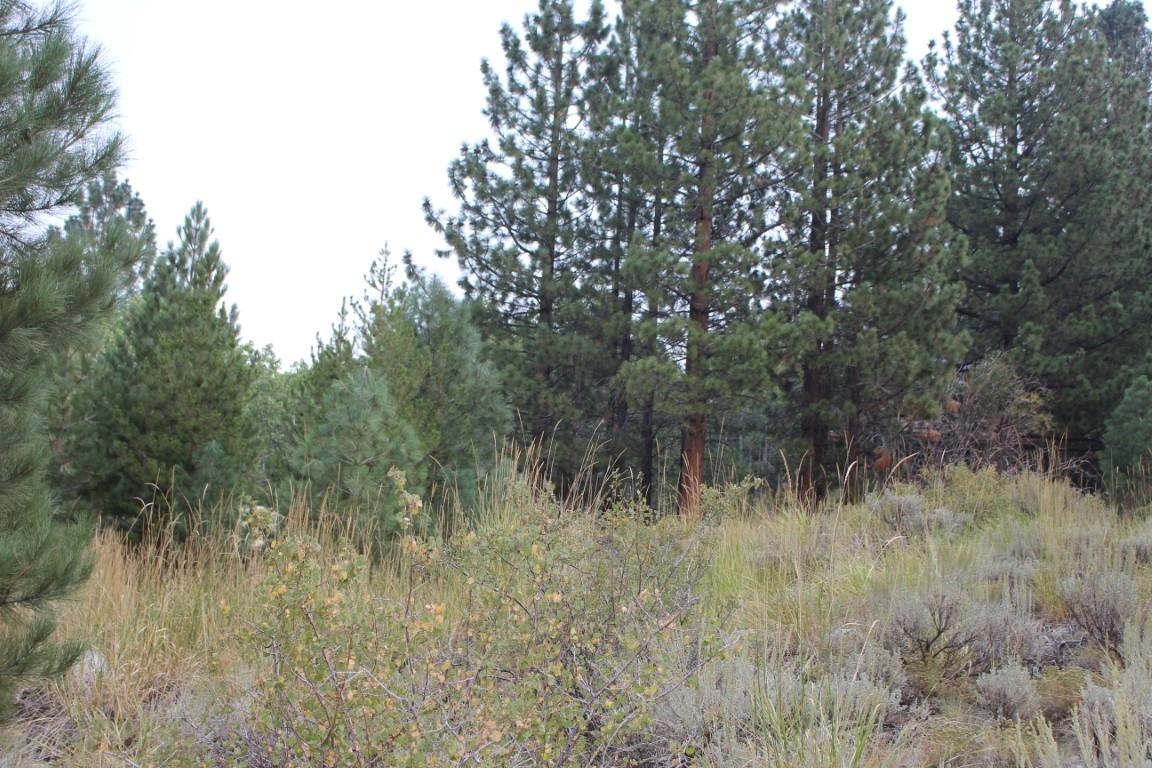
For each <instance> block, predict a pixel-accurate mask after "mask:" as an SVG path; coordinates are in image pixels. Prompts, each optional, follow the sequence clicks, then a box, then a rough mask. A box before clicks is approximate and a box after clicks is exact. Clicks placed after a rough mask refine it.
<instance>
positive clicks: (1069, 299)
mask: <svg viewBox="0 0 1152 768" xmlns="http://www.w3.org/2000/svg"><path fill="white" fill-rule="evenodd" d="M1113 8H1114V9H1115V8H1117V6H1114V7H1113ZM1108 18H1110V17H1109V16H1107V15H1106V16H1105V21H1107V20H1108ZM1113 18H1115V17H1113ZM1119 28H1120V27H1118V26H1117V27H1116V29H1117V30H1119ZM1136 37H1137V38H1138V37H1139V35H1137V36H1136ZM1114 39H1116V40H1118V38H1115V37H1114ZM1128 39H1129V40H1131V39H1135V38H1133V37H1129V38H1128ZM1108 42H1109V41H1108V37H1107V35H1106V34H1105V33H1104V32H1102V30H1101V26H1100V24H1099V23H1098V21H1097V19H1096V18H1094V16H1093V14H1092V13H1091V12H1088V11H1083V10H1080V9H1077V8H1076V7H1075V6H1073V5H1072V4H1071V3H1055V2H1048V1H1047V0H964V2H962V3H960V19H959V21H958V23H957V27H956V38H955V40H954V41H953V40H951V39H948V38H946V39H945V41H944V45H943V50H942V51H941V52H939V53H933V54H931V55H930V56H929V58H928V60H927V62H926V64H927V67H928V70H929V78H930V81H931V83H932V86H933V88H934V91H935V94H936V96H937V97H938V98H939V99H940V101H941V104H942V108H943V111H944V114H945V116H946V118H947V120H948V123H949V126H950V127H951V131H952V137H953V144H954V152H953V195H952V200H951V204H950V207H949V214H948V215H949V220H950V222H951V223H952V224H953V226H955V227H956V228H957V229H958V230H959V231H960V232H962V233H963V234H964V235H965V236H966V237H967V239H968V242H969V244H970V246H971V258H970V260H969V262H968V263H967V265H966V266H965V267H964V268H963V269H962V271H961V275H962V277H963V279H964V282H965V285H966V287H967V294H966V297H965V300H964V301H963V302H962V304H961V306H960V317H961V321H962V323H963V326H964V327H965V328H967V329H969V330H970V331H971V333H972V334H973V338H974V346H973V348H972V350H971V357H972V358H973V359H979V358H981V357H984V356H987V355H989V354H991V353H993V352H995V351H997V350H1003V351H1004V352H1006V353H1008V354H1009V356H1010V358H1011V360H1012V361H1013V362H1014V363H1015V364H1016V365H1017V366H1018V367H1019V369H1020V371H1021V373H1022V374H1023V375H1024V376H1026V377H1029V378H1032V377H1034V378H1037V379H1038V380H1039V381H1040V382H1041V383H1042V384H1043V385H1044V387H1045V388H1046V389H1047V390H1048V391H1049V393H1050V394H1051V398H1052V399H1051V406H1052V409H1053V413H1054V416H1055V418H1056V421H1057V426H1058V427H1059V428H1060V429H1061V430H1064V431H1067V433H1068V435H1069V438H1070V442H1071V443H1072V444H1073V445H1077V444H1080V443H1081V442H1082V438H1093V437H1098V436H1099V435H1100V433H1101V431H1102V428H1103V423H1104V420H1105V418H1106V416H1107V414H1108V413H1109V412H1110V411H1111V410H1112V408H1113V407H1115V404H1116V403H1117V402H1119V399H1120V397H1121V394H1122V392H1123V390H1124V386H1125V382H1126V380H1127V378H1128V376H1127V375H1126V373H1125V369H1126V367H1127V366H1128V365H1129V364H1130V363H1131V361H1133V360H1139V359H1142V358H1143V357H1144V355H1145V353H1146V352H1147V350H1148V344H1149V338H1150V337H1149V335H1148V334H1147V333H1146V329H1147V328H1148V326H1149V321H1150V320H1152V289H1150V285H1152V283H1150V282H1149V277H1150V276H1152V262H1150V261H1149V259H1148V253H1149V249H1150V247H1152V240H1150V238H1152V227H1150V226H1149V223H1150V222H1149V215H1150V212H1152V198H1150V194H1152V185H1149V183H1148V181H1149V178H1150V177H1149V170H1150V168H1152V165H1150V162H1152V154H1150V153H1152V146H1150V143H1149V141H1148V125H1149V116H1150V115H1149V111H1148V110H1149V100H1148V83H1149V81H1148V79H1147V77H1131V76H1128V74H1127V73H1126V69H1127V68H1128V65H1126V64H1125V62H1124V59H1123V57H1122V56H1117V55H1110V52H1109V46H1108Z"/></svg>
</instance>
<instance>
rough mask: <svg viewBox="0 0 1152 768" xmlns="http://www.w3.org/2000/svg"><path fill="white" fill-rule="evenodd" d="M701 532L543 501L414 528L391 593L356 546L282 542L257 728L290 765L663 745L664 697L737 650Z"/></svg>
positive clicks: (606, 751)
mask: <svg viewBox="0 0 1152 768" xmlns="http://www.w3.org/2000/svg"><path fill="white" fill-rule="evenodd" d="M702 538H703V534H694V535H688V536H685V529H684V528H683V526H682V525H681V524H680V523H679V522H678V521H672V522H669V523H667V524H663V525H658V526H648V525H644V524H643V523H642V522H639V521H637V520H634V519H630V518H626V517H625V518H616V519H607V520H605V519H599V520H597V519H594V518H592V517H590V516H583V515H577V516H575V517H573V518H570V519H564V520H561V519H558V518H557V517H556V510H555V509H553V508H552V507H551V505H549V504H547V503H545V502H540V501H537V502H536V503H535V504H534V505H533V506H529V507H527V508H526V509H524V510H522V511H521V517H520V519H518V520H515V521H514V524H507V523H503V524H501V523H500V522H499V521H497V522H496V523H493V524H490V525H488V526H481V527H480V528H479V529H478V530H476V531H472V532H468V533H466V534H461V535H458V536H457V537H456V538H454V539H453V540H452V542H451V543H450V544H448V545H444V546H439V545H435V544H434V543H429V542H424V541H420V540H418V539H415V538H407V539H406V540H405V542H404V547H403V549H404V553H403V555H402V562H403V563H404V565H403V567H402V568H401V569H400V572H399V573H398V574H393V575H392V576H391V578H393V579H398V580H399V581H400V584H399V586H398V587H397V585H396V584H391V585H389V588H388V589H381V588H380V585H378V584H376V583H375V582H374V579H380V578H385V576H386V574H384V573H381V572H380V570H381V569H376V570H377V573H376V575H373V571H372V569H370V568H369V563H368V561H367V560H365V558H364V557H363V556H361V555H358V554H356V553H355V552H354V551H353V550H350V549H349V550H345V551H344V552H342V553H341V554H339V555H337V556H335V557H325V556H324V555H323V550H322V549H321V548H320V546H319V545H318V544H317V543H316V542H315V541H309V540H307V539H289V540H285V541H281V542H277V544H276V546H275V547H274V548H273V549H272V550H271V552H269V555H268V558H267V564H268V566H269V567H268V576H267V578H266V580H265V583H264V584H263V585H262V586H261V587H260V588H261V589H262V590H263V592H264V594H265V595H266V600H267V603H266V606H265V618H264V620H263V622H262V623H261V624H260V626H259V627H258V628H257V630H256V631H255V633H254V636H253V637H252V640H253V642H257V643H259V644H260V645H261V646H262V647H263V648H265V649H266V652H267V661H268V662H269V664H268V669H267V671H266V673H265V676H264V678H263V681H262V683H261V685H260V687H259V694H258V702H259V703H258V706H257V707H256V709H255V711H254V713H253V721H254V725H253V730H254V732H255V733H257V734H258V736H257V738H258V740H259V741H260V742H261V743H262V744H263V749H264V751H265V752H266V753H267V755H268V758H269V759H270V760H271V761H272V762H273V763H274V764H276V765H287V766H292V765H301V766H303V765H325V766H327V765H336V764H339V765H352V766H369V765H423V766H435V765H459V764H487V765H510V764H531V765H556V766H559V765H573V764H576V765H613V764H621V765H622V764H625V763H626V758H627V756H628V755H635V754H640V753H644V754H652V753H665V752H667V751H668V750H669V748H670V747H669V745H668V744H667V741H666V740H665V739H663V738H661V737H660V736H659V735H657V732H656V731H654V730H653V728H652V713H653V709H654V706H655V704H656V702H658V701H660V700H661V699H662V698H663V697H665V696H667V695H669V694H670V692H672V691H674V690H677V689H679V688H680V687H681V686H683V685H685V684H686V683H687V682H688V681H690V680H691V679H692V678H693V677H694V676H695V674H696V672H697V671H698V670H699V669H700V668H701V667H702V666H704V665H705V664H707V663H708V662H709V661H711V660H712V659H714V658H717V657H718V656H719V655H720V654H721V653H722V652H723V650H724V649H723V648H722V646H721V644H720V643H719V641H718V640H717V639H716V638H715V637H713V636H711V635H709V634H708V633H707V632H705V631H704V630H703V629H702V626H704V624H703V619H704V614H705V611H704V608H703V606H702V605H701V603H700V601H699V599H698V597H697V592H696V588H695V585H696V582H697V580H698V579H699V577H700V576H701V575H702V569H703V567H704V563H703V560H702V552H703V548H702V546H701V543H702ZM388 595H392V597H389V596H388ZM690 746H691V745H677V746H675V751H676V753H677V754H683V751H684V750H685V749H688V748H689V747H690Z"/></svg>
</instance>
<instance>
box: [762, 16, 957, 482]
mask: <svg viewBox="0 0 1152 768" xmlns="http://www.w3.org/2000/svg"><path fill="white" fill-rule="evenodd" d="M892 6H893V4H892V3H891V2H890V0H868V1H867V2H857V3H839V2H827V1H826V0H808V1H807V2H803V3H799V4H798V5H797V6H796V7H795V8H794V9H793V10H792V11H791V12H790V13H788V14H787V15H786V16H785V17H784V19H782V21H781V24H780V27H779V31H778V38H779V39H778V43H777V45H778V46H779V53H778V54H777V55H778V57H779V63H778V66H779V68H780V69H781V70H782V76H783V82H784V85H783V86H782V87H781V91H782V96H783V97H784V98H786V99H787V100H788V101H789V102H790V103H791V104H792V105H793V108H792V109H791V110H790V114H793V115H795V116H796V119H797V120H798V123H799V124H798V125H797V126H796V129H795V130H794V131H793V132H792V133H791V134H790V137H789V141H788V143H787V145H786V148H785V150H784V151H783V152H782V153H781V156H782V157H786V158H788V160H787V162H788V163H789V165H788V166H787V167H788V169H789V170H790V171H791V172H790V173H787V174H786V176H787V181H786V182H785V183H784V184H783V185H782V186H783V189H782V191H781V195H780V199H779V200H778V201H777V202H776V205H777V206H778V208H779V209H780V211H781V213H780V215H781V218H782V220H783V221H782V223H783V228H784V235H783V240H782V242H780V243H779V244H778V245H777V244H773V246H774V247H772V250H770V251H769V253H773V251H776V252H775V253H773V256H772V259H773V264H772V269H773V270H774V272H775V273H776V279H777V280H778V281H779V282H780V284H781V286H782V293H783V296H782V298H781V299H780V300H779V301H778V302H776V303H775V306H774V308H775V309H776V310H777V311H778V312H780V313H781V314H782V315H783V316H784V317H786V318H787V320H788V327H787V328H786V329H784V330H783V331H782V335H783V340H782V341H780V342H779V343H780V347H781V348H782V349H787V350H788V356H789V363H788V365H787V368H786V373H785V376H784V381H783V382H782V385H783V386H782V388H783V389H785V390H786V391H790V392H793V393H795V394H794V396H793V397H794V400H795V401H796V402H795V405H796V406H797V407H798V408H799V409H800V410H801V411H802V412H803V413H804V421H803V431H804V437H805V442H806V445H805V450H806V454H807V455H806V456H805V457H804V458H803V459H802V460H799V461H796V462H794V464H795V465H796V466H799V467H800V480H801V482H802V483H803V484H805V485H807V486H809V487H808V489H807V490H809V491H814V492H819V491H820V487H821V486H822V485H823V484H824V483H826V482H827V480H826V479H825V476H827V475H831V476H832V477H835V476H836V474H837V473H836V470H835V468H834V466H833V465H832V459H833V458H834V457H833V455H831V449H832V448H834V446H832V445H830V440H829V436H828V433H829V430H831V429H836V430H838V431H839V432H840V434H841V436H842V440H843V441H844V445H843V446H841V450H845V449H847V450H849V451H855V452H861V451H863V450H864V448H865V447H867V446H866V442H867V441H866V440H865V439H864V438H865V436H871V435H875V434H876V433H877V432H878V431H882V426H883V425H884V423H885V421H886V420H892V419H894V418H895V417H896V415H897V414H905V413H908V412H910V411H913V412H915V410H919V408H918V407H917V406H920V405H921V403H922V401H924V400H925V399H926V400H928V402H940V401H941V400H942V398H943V393H944V392H945V391H946V389H947V386H948V383H949V381H950V378H951V375H952V368H953V364H954V361H956V360H957V359H959V357H960V356H961V354H962V352H963V337H962V336H961V335H959V334H957V333H956V328H955V325H956V306H957V303H958V302H959V299H960V295H961V293H962V289H961V286H960V284H959V283H958V282H957V280H956V279H955V277H954V275H955V271H956V269H957V267H958V266H959V264H960V263H961V262H962V260H963V256H964V247H963V241H962V239H961V238H958V237H957V236H956V235H955V233H954V232H953V230H952V229H951V228H950V227H949V226H948V224H947V222H946V220H945V212H946V206H947V202H948V194H949V191H950V186H949V180H948V174H947V168H946V167H945V153H946V150H947V147H948V138H947V133H946V130H945V127H944V126H943V125H942V124H941V123H940V121H939V120H938V118H936V116H935V115H934V114H932V112H931V111H930V110H929V106H928V95H927V93H926V91H925V88H924V86H923V83H922V82H921V80H920V77H919V76H918V74H917V73H916V72H915V70H914V69H912V68H910V67H906V64H905V62H904V54H903V52H904V45H905V40H904V33H903V29H902V20H903V19H902V15H901V14H895V16H894V11H893V7H892ZM841 455H843V454H841Z"/></svg>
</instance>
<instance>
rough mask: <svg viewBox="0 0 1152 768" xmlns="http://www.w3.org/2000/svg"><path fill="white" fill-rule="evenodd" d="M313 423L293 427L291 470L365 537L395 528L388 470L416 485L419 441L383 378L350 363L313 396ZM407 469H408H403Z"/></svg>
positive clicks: (397, 507) (396, 502) (397, 512)
mask: <svg viewBox="0 0 1152 768" xmlns="http://www.w3.org/2000/svg"><path fill="white" fill-rule="evenodd" d="M317 406H318V407H317V409H316V411H315V413H314V418H315V423H314V426H309V427H308V428H306V429H305V430H304V431H302V432H301V433H299V434H298V435H297V438H296V443H295V447H294V450H293V452H292V454H291V456H290V466H291V468H292V470H293V474H294V476H295V477H297V478H299V479H300V480H302V481H304V482H306V483H308V484H309V486H310V487H311V489H312V493H313V497H314V498H316V499H321V498H323V499H326V500H327V502H328V505H329V506H330V507H331V508H334V509H336V510H337V511H341V510H345V511H347V513H348V514H349V515H355V516H356V517H358V518H359V519H358V524H359V527H360V528H361V529H363V530H365V531H370V534H371V540H376V541H383V540H385V539H387V538H388V537H390V536H391V535H393V534H394V533H396V532H397V531H398V530H399V528H400V521H401V518H402V517H403V507H402V505H401V503H400V499H399V496H398V495H397V489H396V488H395V487H394V483H393V482H392V480H391V479H390V473H391V472H392V471H393V470H394V469H395V468H399V469H400V470H402V471H403V472H404V473H405V475H406V476H407V477H408V479H409V480H410V481H411V482H413V483H414V484H415V485H416V486H417V487H421V486H423V484H424V478H423V477H422V476H421V475H419V474H416V472H417V471H418V467H419V462H420V459H421V457H422V456H423V455H424V449H423V446H422V445H421V443H420V440H419V437H418V435H417V434H416V432H415V430H413V428H412V426H411V425H410V424H409V423H408V422H407V421H405V419H404V418H403V416H401V414H400V412H399V408H398V406H397V404H396V401H395V400H394V399H393V397H392V394H391V388H390V386H389V384H388V381H387V380H386V379H385V378H384V377H383V376H382V375H381V374H379V373H377V372H376V371H373V370H372V369H371V368H367V367H362V366H358V367H356V368H354V369H353V370H351V371H349V372H348V373H347V374H345V375H344V376H342V377H341V378H339V379H337V380H336V381H335V382H333V383H332V384H331V386H330V387H328V389H327V391H326V392H324V394H323V395H322V396H321V398H320V401H319V403H318V404H317ZM409 473H412V474H409Z"/></svg>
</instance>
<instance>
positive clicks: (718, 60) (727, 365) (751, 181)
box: [648, 0, 787, 515]
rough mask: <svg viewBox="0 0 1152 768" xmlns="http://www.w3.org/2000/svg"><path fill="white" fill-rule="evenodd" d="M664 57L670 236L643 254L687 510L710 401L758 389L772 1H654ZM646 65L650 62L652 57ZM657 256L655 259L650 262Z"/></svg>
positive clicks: (701, 461) (771, 170)
mask: <svg viewBox="0 0 1152 768" xmlns="http://www.w3.org/2000/svg"><path fill="white" fill-rule="evenodd" d="M658 7H659V9H660V11H661V17H662V18H663V19H664V20H665V23H666V24H668V25H669V27H668V30H669V36H668V41H669V44H668V45H667V46H666V48H665V50H666V52H667V55H666V56H665V57H663V60H662V62H661V63H660V64H659V67H660V68H659V69H658V70H656V71H655V72H654V76H655V77H656V78H657V79H658V80H660V81H661V82H662V83H663V87H662V89H661V94H660V101H659V109H660V114H661V120H662V122H663V125H664V126H667V127H669V128H671V131H672V134H671V135H672V140H671V144H670V147H671V153H670V156H669V158H668V163H669V164H670V165H671V166H672V167H674V168H675V169H676V174H677V175H676V178H675V182H674V183H675V191H674V193H673V195H672V196H671V197H670V203H671V205H672V207H673V210H672V212H671V213H670V214H669V215H668V216H667V218H666V219H665V224H666V225H667V226H668V232H667V235H666V238H665V240H664V242H663V243H661V244H660V245H658V246H657V248H656V250H655V253H653V254H650V257H651V256H654V257H655V259H653V258H649V260H648V263H649V264H650V265H651V269H652V275H651V278H650V279H651V280H652V281H653V282H655V283H656V284H658V285H661V286H662V287H663V289H664V291H665V292H666V294H665V295H666V296H667V299H666V300H665V301H664V302H662V303H664V304H665V306H667V307H668V315H669V320H670V322H667V323H664V325H665V330H664V331H663V332H662V333H661V335H662V336H663V337H664V338H665V339H667V340H668V341H669V342H670V343H671V349H672V351H673V352H674V353H675V354H676V356H677V357H679V359H680V360H681V361H682V363H681V364H680V365H679V366H677V367H676V371H677V378H678V379H679V401H680V416H681V420H682V421H681V423H682V428H681V442H680V473H679V480H678V490H677V498H678V506H679V509H680V512H681V513H682V514H688V515H692V514H695V513H696V511H697V509H698V507H699V503H700V490H701V486H702V484H703V483H704V480H705V460H706V450H707V444H708V431H709V428H710V425H713V424H716V423H718V422H719V421H720V418H719V417H718V414H717V413H716V412H715V408H716V405H717V403H718V401H719V399H720V398H722V397H724V396H728V395H732V394H735V393H739V392H742V391H749V390H751V389H752V388H753V387H754V386H756V384H755V382H757V381H759V382H763V379H764V377H763V370H764V365H765V362H764V352H765V351H766V348H767V345H766V343H765V340H766V338H767V337H768V335H769V333H770V327H768V326H766V325H765V320H766V319H768V315H767V314H766V313H765V312H764V308H765V307H764V304H763V302H762V298H763V287H764V278H765V273H764V270H763V268H762V264H761V255H760V248H761V247H762V246H763V244H764V242H765V238H766V236H767V235H768V233H769V231H770V230H771V228H772V226H773V224H774V222H773V221H772V217H771V216H770V215H769V214H768V213H767V212H766V210H765V207H764V206H765V204H766V202H767V201H768V200H769V199H770V195H771V192H772V190H773V188H774V186H775V184H776V183H777V181H778V177H777V171H778V167H777V164H776V161H775V157H776V155H777V153H778V152H779V149H780V146H781V144H782V142H783V139H784V135H785V132H786V130H787V127H786V126H787V121H786V120H784V119H783V116H782V114H781V112H780V110H779V105H778V104H777V102H776V101H775V100H773V99H772V98H770V97H769V90H768V85H769V84H770V74H769V73H768V72H767V71H766V69H765V63H766V60H765V57H764V50H763V45H764V39H765V36H766V35H768V34H769V29H770V25H769V14H770V12H771V11H772V9H773V7H774V3H770V2H720V1H719V0H700V1H699V2H685V1H684V0H660V1H659V3H658ZM653 65H654V66H656V65H657V64H656V62H653ZM661 254H663V257H664V263H663V264H660V256H661Z"/></svg>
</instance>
